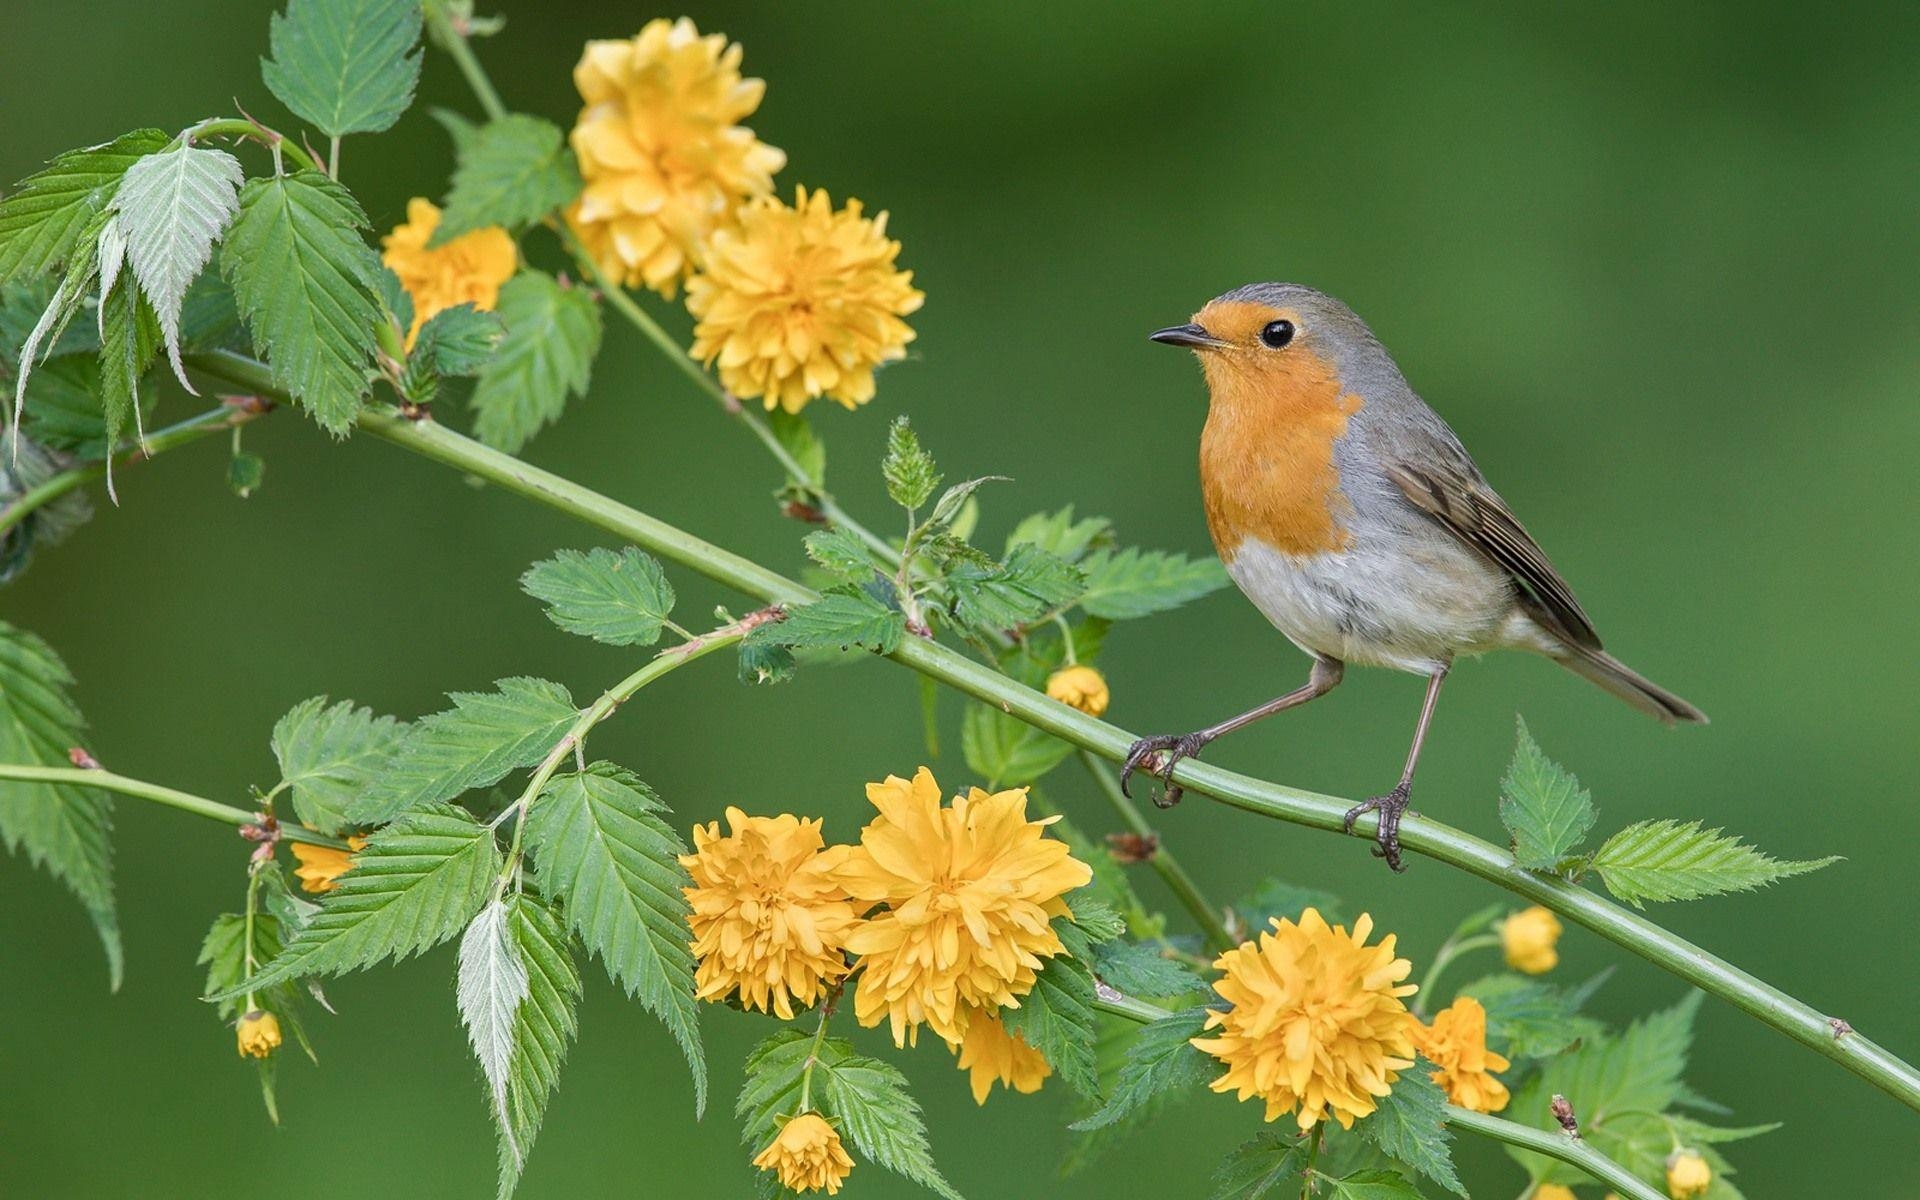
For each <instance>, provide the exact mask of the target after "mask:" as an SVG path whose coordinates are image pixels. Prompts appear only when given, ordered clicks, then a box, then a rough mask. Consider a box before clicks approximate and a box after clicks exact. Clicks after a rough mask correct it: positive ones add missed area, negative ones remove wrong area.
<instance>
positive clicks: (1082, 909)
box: [1053, 883, 1127, 962]
mask: <svg viewBox="0 0 1920 1200" xmlns="http://www.w3.org/2000/svg"><path fill="white" fill-rule="evenodd" d="M1067 899H1068V901H1069V903H1070V904H1071V906H1072V908H1073V915H1072V916H1070V917H1060V918H1058V919H1056V920H1055V921H1054V923H1053V928H1054V932H1055V933H1057V934H1059V935H1060V944H1061V945H1063V946H1065V947H1066V948H1067V953H1068V954H1071V955H1073V956H1074V957H1075V958H1077V959H1080V960H1081V961H1082V962H1088V961H1090V960H1091V959H1092V958H1093V952H1094V950H1095V949H1096V948H1097V947H1099V946H1102V945H1104V944H1105V943H1107V942H1111V941H1112V940H1113V939H1115V938H1117V937H1119V936H1120V935H1121V934H1123V933H1125V932H1126V931H1127V920H1126V918H1125V917H1122V916H1121V915H1120V911H1119V910H1118V909H1116V908H1114V907H1113V905H1111V904H1108V903H1107V902H1106V901H1105V900H1102V899H1100V898H1099V896H1098V894H1097V893H1096V892H1095V891H1094V888H1093V885H1092V884H1091V883H1089V884H1087V885H1086V886H1084V887H1081V888H1078V889H1076V890H1075V891H1074V892H1073V893H1072V894H1071V895H1069V896H1068V897H1067Z"/></svg>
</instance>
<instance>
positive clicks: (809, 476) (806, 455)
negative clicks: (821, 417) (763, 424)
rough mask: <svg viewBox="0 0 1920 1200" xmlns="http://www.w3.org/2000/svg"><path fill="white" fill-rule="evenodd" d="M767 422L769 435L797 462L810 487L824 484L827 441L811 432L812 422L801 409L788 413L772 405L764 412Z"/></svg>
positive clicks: (825, 479)
mask: <svg viewBox="0 0 1920 1200" xmlns="http://www.w3.org/2000/svg"><path fill="white" fill-rule="evenodd" d="M767 426H768V427H769V428H770V429H772V430H773V436H774V437H775V438H776V439H778V440H779V442H780V445H781V446H782V447H783V448H784V449H785V450H786V452H787V453H788V454H789V455H790V456H792V458H793V461H794V462H796V463H798V464H800V471H801V473H802V474H803V475H805V476H806V481H807V483H808V484H810V485H811V486H813V487H816V488H817V487H824V486H825V485H826V482H827V444H826V443H825V442H823V441H821V440H820V435H819V434H818V433H816V432H814V428H813V422H811V421H809V420H807V418H806V416H805V415H804V414H801V413H790V412H788V411H787V410H786V409H784V408H776V409H774V410H773V411H772V412H770V413H768V414H767Z"/></svg>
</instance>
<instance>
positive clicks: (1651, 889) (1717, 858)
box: [1592, 821, 1840, 908]
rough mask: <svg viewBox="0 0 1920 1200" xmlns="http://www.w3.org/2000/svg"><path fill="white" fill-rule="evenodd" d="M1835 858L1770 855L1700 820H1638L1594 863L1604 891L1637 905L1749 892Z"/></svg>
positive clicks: (1614, 838)
mask: <svg viewBox="0 0 1920 1200" xmlns="http://www.w3.org/2000/svg"><path fill="white" fill-rule="evenodd" d="M1839 861H1840V859H1839V856H1838V855H1834V856H1829V857H1827V858H1816V859H1806V860H1801V861H1797V862H1796V861H1792V860H1786V859H1778V858H1774V857H1772V856H1770V855H1767V854H1764V853H1762V852H1761V851H1759V850H1756V849H1754V848H1753V847H1752V846H1749V845H1747V844H1746V843H1745V842H1742V841H1741V840H1740V839H1739V838H1737V837H1732V836H1730V835H1728V834H1724V833H1722V832H1721V831H1720V830H1718V829H1707V828H1704V827H1703V826H1702V825H1701V824H1700V822H1698V821H1687V822H1684V823H1683V822H1680V821H1641V822H1638V823H1637V824H1633V825H1629V826H1627V827H1626V828H1625V829H1622V830H1621V831H1620V832H1619V833H1616V834H1614V835H1613V836H1612V837H1610V838H1608V839H1607V841H1606V844H1605V845H1603V846H1601V847H1600V850H1599V852H1598V853H1596V854H1595V855H1594V856H1593V863H1592V865H1593V869H1594V870H1596V871H1598V872H1600V878H1601V880H1602V881H1604V882H1605V883H1606V885H1607V890H1608V891H1610V892H1612V893H1613V894H1614V895H1616V896H1618V897H1619V898H1620V899H1622V900H1625V901H1626V902H1627V903H1629V904H1631V905H1633V906H1634V907H1635V908H1639V907H1642V906H1643V905H1644V904H1645V903H1646V902H1647V901H1649V900H1654V901H1660V900H1697V899H1699V898H1700V897H1702V896H1716V895H1719V894H1721V893H1724V892H1748V891H1752V890H1753V889H1755V888H1758V887H1764V886H1765V885H1767V884H1769V883H1773V882H1775V881H1777V880H1781V879H1786V878H1788V877H1789V876H1793V875H1804V874H1806V873H1807V872H1809V871H1818V870H1819V869H1820V868H1821V867H1824V866H1829V865H1831V864H1833V863H1836V862H1839Z"/></svg>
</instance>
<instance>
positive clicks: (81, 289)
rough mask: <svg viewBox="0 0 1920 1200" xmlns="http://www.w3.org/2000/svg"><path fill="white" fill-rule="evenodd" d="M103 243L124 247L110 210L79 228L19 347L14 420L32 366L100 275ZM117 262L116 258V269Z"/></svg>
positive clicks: (55, 342)
mask: <svg viewBox="0 0 1920 1200" xmlns="http://www.w3.org/2000/svg"><path fill="white" fill-rule="evenodd" d="M103 244H104V245H105V246H106V247H107V248H108V249H111V250H113V251H115V252H116V253H119V252H122V251H123V250H124V246H123V245H122V244H121V241H120V238H119V237H118V235H117V234H115V233H113V232H112V220H111V214H109V213H106V212H98V213H95V214H94V215H93V216H92V218H90V219H89V220H88V221H87V224H86V226H85V227H84V228H82V230H81V231H80V238H79V241H78V243H77V244H76V245H75V246H74V247H73V251H72V254H71V255H70V256H69V261H68V263H67V268H66V273H65V274H63V275H62V276H61V278H60V283H59V285H58V286H57V287H55V288H54V291H53V296H52V298H51V299H49V300H48V301H47V307H46V309H45V310H44V311H43V312H42V313H41V314H40V317H39V319H38V320H37V321H35V322H34V325H33V328H32V330H30V331H29V332H28V334H27V337H26V341H25V342H24V343H23V344H22V345H21V347H20V361H19V363H18V364H17V366H16V367H15V372H14V386H13V412H14V420H15V423H16V424H17V423H18V422H19V419H20V415H21V409H22V408H23V407H24V405H25V403H26V395H27V387H28V385H29V384H30V383H31V382H32V380H33V375H34V367H35V366H36V365H37V364H38V363H39V362H40V361H41V360H42V359H43V358H44V357H45V355H46V352H47V351H48V348H49V347H52V346H57V345H58V344H59V343H60V339H61V335H62V334H63V333H65V331H66V330H67V329H69V328H71V327H72V325H73V318H74V317H76V316H77V315H79V313H80V310H81V308H82V307H84V306H85V304H86V300H87V297H88V296H90V295H92V294H94V290H95V289H94V284H95V283H96V282H97V281H98V280H99V278H100V250H101V248H102V246H103ZM117 262H118V260H117V259H116V269H117Z"/></svg>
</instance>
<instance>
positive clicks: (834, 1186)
mask: <svg viewBox="0 0 1920 1200" xmlns="http://www.w3.org/2000/svg"><path fill="white" fill-rule="evenodd" d="M753 1165H754V1166H756V1167H759V1168H760V1169H761V1170H762V1171H773V1172H775V1173H777V1174H778V1175H779V1176H780V1184H781V1186H782V1187H788V1188H792V1189H793V1190H794V1191H796V1192H820V1191H824V1192H826V1193H827V1194H828V1195H833V1194H834V1193H836V1192H838V1191H839V1190H840V1184H841V1183H842V1182H844V1181H845V1179H846V1178H847V1175H848V1174H849V1173H851V1172H852V1171H853V1159H852V1158H850V1157H848V1155H847V1152H846V1150H844V1149H843V1148H841V1145H840V1135H839V1133H838V1132H836V1131H835V1130H834V1128H833V1126H831V1125H829V1124H827V1119H826V1118H825V1117H823V1116H821V1115H820V1114H819V1113H813V1112H806V1113H801V1114H800V1115H799V1116H797V1117H795V1118H793V1120H791V1121H788V1122H787V1123H786V1124H785V1125H783V1126H781V1127H780V1133H779V1134H778V1135H777V1136H776V1137H775V1138H774V1139H773V1141H772V1142H770V1143H768V1145H767V1148H766V1149H765V1150H762V1151H761V1152H760V1154H759V1156H758V1157H756V1158H755V1159H754V1160H753Z"/></svg>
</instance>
